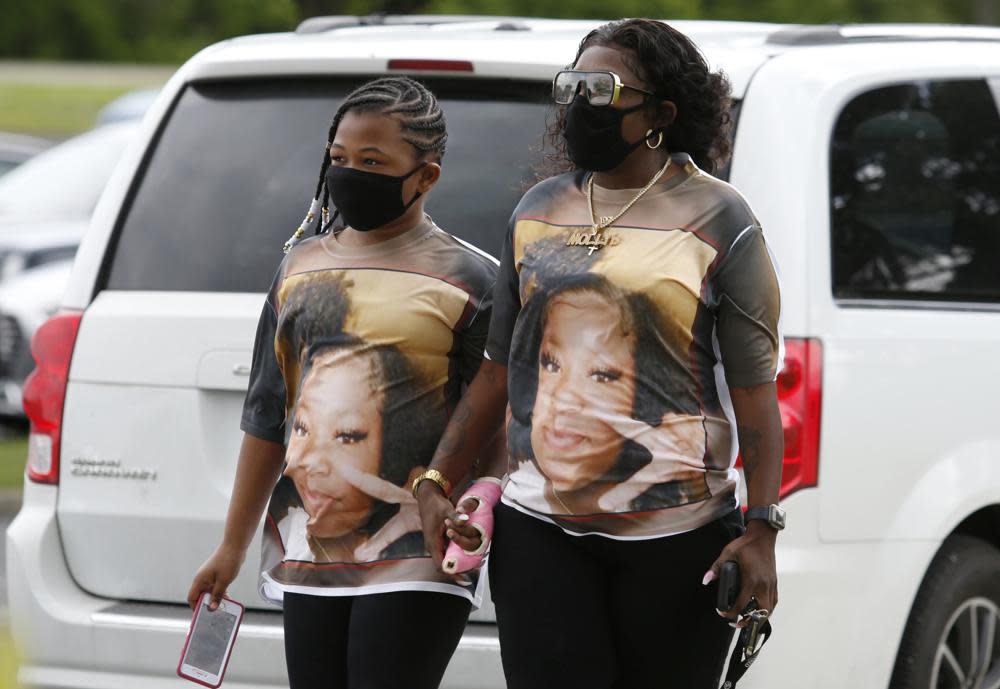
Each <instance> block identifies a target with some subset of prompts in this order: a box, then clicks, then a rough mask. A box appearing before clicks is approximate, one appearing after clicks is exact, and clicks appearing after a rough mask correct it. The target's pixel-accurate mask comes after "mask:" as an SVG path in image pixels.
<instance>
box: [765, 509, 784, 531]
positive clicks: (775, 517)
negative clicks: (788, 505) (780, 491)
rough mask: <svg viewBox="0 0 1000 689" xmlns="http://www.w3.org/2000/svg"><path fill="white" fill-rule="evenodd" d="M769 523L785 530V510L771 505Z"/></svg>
mask: <svg viewBox="0 0 1000 689" xmlns="http://www.w3.org/2000/svg"><path fill="white" fill-rule="evenodd" d="M768 521H769V522H771V524H772V525H773V526H774V527H775V528H777V529H784V528H785V510H783V509H781V508H780V507H778V506H777V505H771V509H770V514H769V515H768Z"/></svg>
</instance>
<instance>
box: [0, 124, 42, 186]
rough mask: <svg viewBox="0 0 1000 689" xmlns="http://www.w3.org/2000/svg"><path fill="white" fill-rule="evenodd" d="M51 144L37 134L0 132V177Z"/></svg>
mask: <svg viewBox="0 0 1000 689" xmlns="http://www.w3.org/2000/svg"><path fill="white" fill-rule="evenodd" d="M51 145H52V142H51V141H48V140H47V139H40V138H38V137H37V136H25V135H23V134H11V133H10V132H0V177H2V176H3V175H5V174H6V173H8V172H10V171H11V170H13V169H14V168H16V167H17V166H18V165H20V164H21V163H23V162H24V161H26V160H28V159H29V158H31V157H32V156H35V155H37V154H39V153H41V152H42V151H44V150H45V149H46V148H48V147H49V146H51Z"/></svg>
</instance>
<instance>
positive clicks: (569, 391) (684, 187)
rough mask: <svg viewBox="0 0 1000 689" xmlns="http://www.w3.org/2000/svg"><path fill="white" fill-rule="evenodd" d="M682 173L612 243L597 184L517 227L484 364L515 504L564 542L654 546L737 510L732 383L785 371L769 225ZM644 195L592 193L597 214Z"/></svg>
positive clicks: (518, 219)
mask: <svg viewBox="0 0 1000 689" xmlns="http://www.w3.org/2000/svg"><path fill="white" fill-rule="evenodd" d="M672 167H673V168H674V170H675V173H674V175H673V176H671V177H669V178H668V179H667V180H665V181H661V182H660V183H659V184H657V185H656V186H654V187H653V188H652V189H651V190H650V191H649V192H647V193H646V195H644V196H643V197H642V198H641V199H640V200H639V201H638V202H637V203H636V204H635V205H634V206H632V208H631V209H629V210H628V212H626V213H625V215H624V216H622V218H620V219H619V220H618V221H616V222H615V223H614V224H612V226H611V227H609V228H607V229H605V230H604V232H603V238H602V239H601V240H600V241H595V238H594V237H593V236H592V232H593V230H592V223H591V220H590V217H589V216H590V213H589V211H588V208H587V196H586V194H587V192H586V183H587V178H588V176H589V173H586V172H575V173H567V174H564V175H560V176H558V177H553V178H551V179H548V180H546V181H544V182H541V183H540V184H538V185H537V186H535V187H534V188H532V189H531V190H530V191H529V192H528V193H527V194H525V196H524V198H523V199H522V200H521V203H520V204H519V205H518V207H517V209H516V210H515V212H514V215H513V217H512V218H511V222H510V228H509V231H508V236H507V239H506V241H505V244H504V247H503V253H502V257H501V261H500V273H499V275H498V277H497V289H496V292H495V294H494V299H493V301H494V303H493V319H492V325H491V328H490V336H489V342H488V344H487V349H486V355H487V356H488V357H489V358H490V359H491V360H493V361H499V362H507V363H508V366H509V371H508V379H509V381H508V390H509V396H510V410H509V414H510V417H509V421H508V426H507V442H508V449H509V453H510V465H509V473H508V479H507V482H506V484H505V486H504V493H503V501H504V502H505V503H506V504H508V505H510V506H512V507H515V508H517V509H520V510H521V511H523V512H526V513H528V514H530V515H533V516H536V517H539V518H542V519H545V520H548V521H551V522H554V523H555V524H557V525H559V526H560V527H562V528H563V529H564V530H565V531H567V532H568V533H572V534H587V533H596V534H601V535H604V536H608V537H612V538H619V539H638V538H655V537H660V536H667V535H671V534H675V533H680V532H683V531H688V530H691V529H695V528H697V527H699V526H702V525H703V524H706V523H708V522H710V521H713V520H714V519H717V518H719V517H721V516H723V515H725V514H726V513H727V512H729V511H731V510H733V509H734V508H735V507H736V506H737V504H738V499H737V488H738V482H739V473H738V472H737V470H736V469H735V468H734V465H735V461H736V455H737V451H738V447H737V439H736V423H735V418H734V413H733V408H732V402H731V400H730V396H729V387H728V386H734V387H750V386H755V385H760V384H764V383H770V382H772V381H774V380H775V379H776V376H777V372H778V370H779V369H780V367H781V361H782V356H783V349H782V339H781V334H780V330H779V324H778V321H779V314H780V296H779V291H778V278H777V272H776V269H775V266H774V263H773V261H772V257H771V255H770V252H769V250H768V247H767V245H766V244H765V241H764V235H763V233H762V231H761V227H760V225H759V223H758V222H757V219H756V218H755V217H754V215H753V213H752V212H751V210H750V208H749V206H748V205H747V203H746V201H745V200H744V199H743V197H742V196H741V195H740V194H739V193H738V192H737V191H736V190H735V189H733V187H731V186H730V185H728V184H726V183H725V182H722V181H721V180H718V179H716V178H714V177H712V176H711V175H708V174H706V173H704V172H702V171H701V170H699V169H698V167H697V166H696V165H695V164H694V163H693V162H692V160H691V158H690V157H689V156H688V155H686V154H683V153H680V154H674V156H673V164H672ZM637 192H638V190H637V189H618V190H611V189H603V188H601V187H598V186H597V185H595V186H594V196H593V198H594V212H595V214H596V215H597V216H598V218H601V217H602V216H613V215H614V214H616V213H618V212H619V210H620V209H621V208H623V207H624V206H625V205H626V204H627V203H628V202H629V201H630V200H631V199H632V198H633V197H634V196H635V195H636V193H637ZM595 246H596V247H599V248H594V247H595Z"/></svg>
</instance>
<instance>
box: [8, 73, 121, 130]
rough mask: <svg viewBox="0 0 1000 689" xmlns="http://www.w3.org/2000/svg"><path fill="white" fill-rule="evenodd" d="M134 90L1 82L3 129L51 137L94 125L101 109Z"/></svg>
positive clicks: (113, 87)
mask: <svg viewBox="0 0 1000 689" xmlns="http://www.w3.org/2000/svg"><path fill="white" fill-rule="evenodd" d="M130 90H131V89H130V88H128V87H125V88H123V87H120V86H93V85H88V84H16V83H3V82H0V104H2V107H0V130H3V131H8V132H17V133H20V134H32V135H34V136H42V137H47V138H51V139H61V138H65V137H69V136H72V135H73V134H77V133H79V132H82V131H85V130H87V129H90V128H91V127H93V126H94V120H95V118H96V117H97V113H98V111H99V110H100V109H101V108H102V107H104V106H105V105H107V104H108V103H110V102H111V101H113V100H114V99H115V98H117V97H118V96H120V95H122V94H124V93H127V92H128V91H130Z"/></svg>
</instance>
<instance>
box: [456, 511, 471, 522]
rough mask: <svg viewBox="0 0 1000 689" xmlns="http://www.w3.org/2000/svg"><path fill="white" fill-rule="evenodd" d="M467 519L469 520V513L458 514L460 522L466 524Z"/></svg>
mask: <svg viewBox="0 0 1000 689" xmlns="http://www.w3.org/2000/svg"><path fill="white" fill-rule="evenodd" d="M467 521H469V515H467V514H465V513H462V514H460V515H458V523H459V524H464V523H465V522H467Z"/></svg>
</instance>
